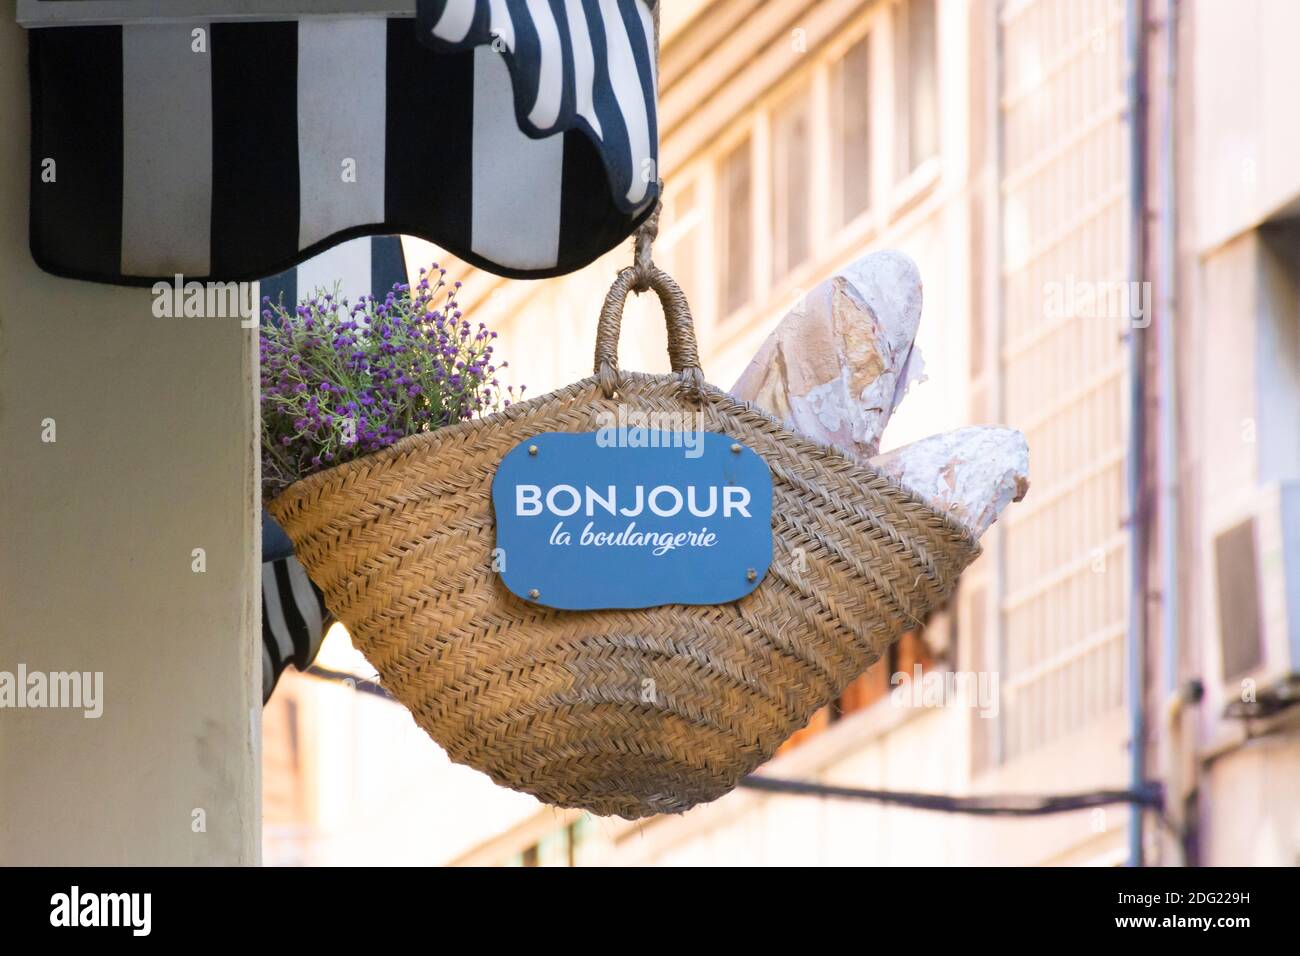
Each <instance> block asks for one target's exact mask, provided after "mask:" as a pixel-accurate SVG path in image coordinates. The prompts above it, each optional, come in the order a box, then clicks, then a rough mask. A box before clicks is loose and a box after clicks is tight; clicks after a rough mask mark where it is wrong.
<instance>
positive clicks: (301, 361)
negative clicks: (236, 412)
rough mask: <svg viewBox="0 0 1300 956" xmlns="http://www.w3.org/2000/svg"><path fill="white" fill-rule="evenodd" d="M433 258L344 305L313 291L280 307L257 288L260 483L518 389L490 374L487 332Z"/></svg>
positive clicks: (492, 335) (295, 474)
mask: <svg viewBox="0 0 1300 956" xmlns="http://www.w3.org/2000/svg"><path fill="white" fill-rule="evenodd" d="M446 274H447V270H446V269H442V268H439V267H438V265H437V263H434V265H433V268H432V269H421V270H420V280H419V282H418V283H417V284H416V285H415V287H414V288H412V287H411V286H409V285H405V284H399V285H395V286H393V288H392V290H391V291H390V292H388V293H387V294H386V295H385V296H384V298H383V299H382V300H381V299H378V298H376V297H375V296H365V297H364V298H362V299H361V300H360V301H358V302H357V303H355V304H354V305H352V306H350V307H349V305H348V301H347V299H340V298H339V296H338V286H337V285H336V286H335V287H334V291H333V292H324V291H323V290H317V292H316V293H315V294H314V295H312V296H311V297H309V298H306V299H303V300H302V301H301V302H299V303H298V305H297V307H296V308H294V309H293V311H288V310H287V309H286V308H285V307H284V304H283V303H272V302H271V301H270V299H269V298H264V299H263V300H262V302H263V307H264V308H263V312H262V318H263V322H262V327H261V361H262V376H261V385H262V489H263V493H264V495H265V496H266V497H268V498H270V497H273V496H275V495H277V494H279V493H280V492H281V491H283V490H284V489H285V488H287V487H289V485H291V484H293V483H294V482H295V481H298V480H299V479H301V478H305V477H306V476H307V475H310V474H312V473H314V472H317V471H322V470H324V469H326V468H331V467H333V466H335V465H338V464H341V463H343V462H345V461H349V460H351V459H354V458H358V457H360V456H362V455H367V454H370V453H371V452H375V451H378V450H379V449H381V448H384V447H386V446H388V445H391V444H393V443H394V442H396V441H398V440H400V439H402V438H405V437H406V436H408V435H414V434H416V433H418V432H422V431H429V430H432V429H435V428H440V427H441V426H443V425H449V424H452V423H454V422H457V421H461V420H464V419H468V418H473V417H474V416H475V415H479V414H484V413H488V412H493V411H496V410H498V409H499V408H501V407H502V406H503V405H509V404H510V403H511V401H512V400H514V399H516V398H517V397H521V396H522V395H523V391H524V389H523V388H522V387H521V388H520V389H519V391H518V395H516V393H515V390H514V388H513V387H506V388H503V387H502V386H501V384H500V382H499V381H498V379H497V374H498V372H499V371H500V370H502V369H504V368H506V367H507V364H508V363H506V362H499V363H498V362H497V361H496V359H495V358H494V346H493V342H494V341H495V339H496V337H497V333H496V332H492V331H489V330H488V329H487V327H486V326H485V325H484V324H483V323H481V322H480V323H479V324H478V325H477V327H475V326H473V325H471V323H470V321H469V320H468V319H466V318H465V317H464V316H463V315H462V314H461V310H460V308H459V306H458V305H457V303H456V292H457V290H458V289H459V288H460V283H459V282H454V283H450V284H449V283H448V282H447V281H446Z"/></svg>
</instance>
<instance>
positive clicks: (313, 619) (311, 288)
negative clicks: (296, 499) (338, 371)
mask: <svg viewBox="0 0 1300 956" xmlns="http://www.w3.org/2000/svg"><path fill="white" fill-rule="evenodd" d="M406 281H407V271H406V257H405V255H404V254H403V252H402V240H401V237H399V236H372V237H370V238H365V239H354V240H352V241H350V242H345V243H342V244H340V245H338V246H335V247H334V248H332V249H330V250H328V251H327V252H325V253H323V254H321V255H319V256H315V257H314V258H312V259H309V260H308V261H307V262H304V263H302V264H301V265H299V266H298V267H297V268H295V269H290V270H288V271H286V272H283V273H281V274H279V275H276V276H272V277H271V278H270V279H264V280H262V283H261V294H262V295H264V296H269V297H270V298H271V301H273V302H283V303H284V304H285V306H286V307H287V308H292V305H293V303H296V302H299V301H301V300H302V299H305V298H308V297H309V296H311V295H312V294H313V293H314V292H315V291H316V290H317V289H321V290H324V291H327V292H332V291H333V290H334V286H335V283H338V287H339V294H340V295H341V296H343V297H345V298H348V299H350V300H352V301H356V299H357V298H358V297H360V296H362V295H365V294H367V293H370V294H373V295H375V296H376V297H380V298H382V297H383V296H384V295H386V294H387V293H388V292H389V290H391V289H392V288H393V286H394V285H396V284H397V283H405V282H406ZM332 623H334V619H333V617H331V615H330V612H329V609H328V608H326V607H325V597H324V595H322V594H321V592H320V589H319V588H318V587H316V585H315V584H314V583H312V580H311V579H310V578H309V577H308V576H307V571H306V569H305V568H304V567H303V566H302V564H301V562H299V561H298V559H297V558H295V557H294V556H293V545H292V544H291V543H290V541H289V538H288V537H287V536H286V535H285V533H284V531H282V530H281V529H280V527H279V526H278V525H276V523H275V522H274V521H273V520H272V518H271V516H270V515H269V514H268V513H267V512H266V511H265V509H263V511H262V698H263V701H264V702H265V701H267V700H270V699H271V692H272V691H274V690H275V685H276V684H277V683H278V682H279V680H280V675H281V674H282V673H284V669H285V668H286V667H288V666H289V664H291V663H292V664H293V666H294V667H296V668H298V670H300V671H301V670H306V669H307V668H308V667H310V666H311V663H312V661H314V660H315V659H316V654H317V652H319V651H320V646H321V642H322V641H323V640H324V639H325V632H326V631H327V630H329V626H330V625H331V624H332Z"/></svg>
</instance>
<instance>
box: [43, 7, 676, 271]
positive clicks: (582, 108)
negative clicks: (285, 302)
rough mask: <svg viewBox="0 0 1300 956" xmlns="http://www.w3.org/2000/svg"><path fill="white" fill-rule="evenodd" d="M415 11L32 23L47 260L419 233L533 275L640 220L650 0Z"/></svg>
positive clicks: (654, 140) (651, 78)
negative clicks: (404, 13) (244, 18)
mask: <svg viewBox="0 0 1300 956" xmlns="http://www.w3.org/2000/svg"><path fill="white" fill-rule="evenodd" d="M397 6H400V5H397ZM411 12H412V14H414V13H415V12H416V11H415V4H412V11H411ZM418 14H419V15H418V17H400V16H379V15H355V16H329V17H325V16H319V17H316V16H302V17H297V18H295V19H292V20H270V21H268V20H250V21H246V22H241V21H232V20H230V19H229V18H222V19H218V18H216V17H214V18H213V19H212V20H210V21H203V20H184V21H172V20H168V21H165V22H149V21H145V22H138V21H132V22H125V23H122V24H117V25H94V26H59V27H42V28H38V29H32V30H30V31H29V42H30V58H31V81H32V176H31V184H32V185H31V248H32V255H33V257H34V258H35V259H36V262H37V263H38V264H39V265H40V266H41V267H42V268H43V269H45V270H47V271H49V272H52V273H55V274H57V275H64V276H71V277H74V278H81V279H90V280H95V281H101V282H110V283H117V284H128V285H149V284H152V283H154V282H156V281H159V280H165V281H168V282H170V281H172V279H173V277H174V276H175V275H176V274H177V273H180V274H182V275H183V276H184V277H185V279H186V281H191V280H194V281H204V280H212V281H235V280H251V279H257V278H262V277H265V276H268V275H271V274H274V273H277V272H281V271H283V270H285V269H288V268H291V267H292V266H294V265H295V264H296V263H298V262H300V261H302V260H303V259H306V258H308V257H310V256H312V255H315V254H317V253H319V252H321V251H322V250H323V249H325V248H327V247H329V246H331V245H333V244H335V243H337V242H340V241H342V240H344V239H348V238H352V237H356V236H361V235H370V234H379V233H385V234H387V233H405V234H408V235H413V236H419V237H421V238H424V239H428V240H429V241H431V242H433V243H435V244H437V245H439V246H441V247H443V248H444V249H446V250H448V251H449V252H450V253H452V254H453V255H455V256H457V257H459V258H462V259H464V260H466V261H468V262H470V263H472V264H474V265H476V266H479V267H481V268H484V269H487V270H489V271H491V272H495V273H498V274H502V275H508V276H519V277H530V278H531V277H544V276H551V275H559V274H563V273H566V272H570V271H572V270H574V269H577V268H579V267H581V266H583V265H585V264H587V263H588V262H590V261H592V260H593V259H595V258H596V257H598V256H599V255H601V254H602V253H604V252H606V251H607V250H609V249H610V248H612V247H613V246H615V245H616V244H617V243H619V242H620V241H621V240H623V239H624V238H625V237H627V236H628V235H629V234H630V233H631V232H632V231H633V230H634V229H635V227H636V226H637V225H638V224H639V223H640V221H641V220H642V219H644V218H645V216H646V215H648V213H649V211H650V209H651V207H652V206H653V203H654V200H655V198H656V196H657V191H658V187H657V175H656V163H657V145H658V130H657V126H656V119H655V90H656V77H655V65H654V61H655V55H654V31H653V25H652V19H651V11H650V8H649V6H648V4H647V3H646V2H645V0H549V2H548V0H419V11H418Z"/></svg>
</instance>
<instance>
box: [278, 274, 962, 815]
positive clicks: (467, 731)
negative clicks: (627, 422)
mask: <svg viewBox="0 0 1300 956" xmlns="http://www.w3.org/2000/svg"><path fill="white" fill-rule="evenodd" d="M635 281H636V270H634V269H631V268H628V269H624V270H623V271H622V272H621V273H620V274H619V276H618V279H617V280H616V281H615V283H614V287H613V288H612V289H611V290H610V294H609V297H608V299H607V301H606V303H605V308H604V309H603V310H602V312H601V317H600V325H599V328H598V332H597V347H596V374H595V375H594V376H592V377H590V378H586V379H583V380H582V381H580V382H577V383H575V384H573V385H570V386H569V387H568V388H563V389H560V390H559V391H556V392H552V393H550V394H549V395H544V396H542V397H539V398H533V399H531V400H529V401H526V402H521V403H518V404H515V405H512V406H510V407H509V408H507V409H505V410H504V411H502V412H499V413H496V414H493V415H490V416H488V417H486V418H482V419H478V420H474V421H467V422H463V423H460V424H457V425H452V426H449V427H446V428H442V429H439V430H437V431H433V432H427V433H422V434H419V435H414V436H411V437H409V438H406V439H403V440H402V441H400V442H398V443H397V444H396V445H393V446H392V447H390V448H388V449H385V450H383V451H380V452H377V453H375V454H372V455H368V456H366V457H364V458H361V459H358V460H356V461H352V462H348V463H346V464H343V465H339V466H337V467H335V468H332V469H330V470H328V471H324V472H320V473H318V474H315V475H311V476H310V477H307V478H305V479H303V480H302V481H299V482H297V483H296V484H294V485H292V486H291V487H290V488H288V489H286V490H285V491H284V492H283V493H282V494H281V495H279V496H278V497H277V498H276V499H275V500H274V501H272V502H271V503H270V506H269V507H270V510H271V512H272V514H273V515H274V516H275V518H276V520H277V521H279V522H280V524H281V525H283V527H284V529H285V530H286V531H287V532H288V534H289V536H290V537H291V538H292V539H293V541H294V544H295V546H296V549H297V554H298V556H299V558H300V559H301V560H302V562H303V564H304V565H305V566H306V568H307V570H308V572H309V573H310V575H311V577H312V579H313V580H314V581H315V582H316V584H317V585H319V586H320V588H321V589H322V591H323V592H324V594H325V601H326V603H327V604H328V605H329V608H330V610H331V611H333V612H334V614H335V615H336V616H337V617H338V618H339V620H341V621H342V622H343V623H344V624H345V625H346V626H347V628H348V630H349V631H350V632H351V635H352V639H353V641H354V642H355V644H356V646H357V647H358V648H359V649H360V650H361V651H362V653H363V654H365V656H366V658H367V659H368V660H369V661H370V663H371V664H373V665H374V667H375V669H376V670H377V671H378V672H379V674H380V677H381V679H382V680H383V683H384V686H385V687H386V688H387V689H388V690H389V691H390V692H391V693H392V694H393V696H394V697H395V698H396V699H397V700H398V701H400V702H401V703H403V704H404V705H405V706H406V707H407V708H409V709H410V711H411V713H412V715H413V716H414V717H415V720H416V722H417V723H419V725H420V726H421V727H423V728H424V729H425V730H426V731H427V732H428V734H429V735H430V736H431V737H432V738H433V739H434V740H436V741H437V742H438V743H439V744H441V745H442V746H443V747H444V748H445V749H446V750H447V752H448V754H449V755H450V756H451V758H452V759H453V760H456V761H459V762H461V763H465V764H468V765H469V766H471V767H475V768H477V769H479V770H482V771H483V772H485V773H486V774H488V776H490V777H491V778H492V779H493V780H495V781H496V782H497V783H500V784H503V785H505V786H507V787H512V788H514V789H517V790H523V791H526V792H528V793H531V794H534V795H535V796H537V797H538V798H539V799H541V800H543V801H545V802H547V803H552V804H557V805H560V806H573V807H582V808H585V809H588V810H591V811H592V812H594V813H597V814H617V815H619V816H623V817H627V818H636V817H642V816H647V815H649V814H653V813H665V812H668V813H671V812H677V811H682V810H686V809H688V808H689V807H692V806H694V805H695V804H697V803H700V802H703V801H707V800H713V799H715V798H717V797H719V796H721V795H722V794H724V793H726V792H727V791H729V790H731V789H732V788H733V787H734V786H736V784H737V783H738V782H739V781H740V779H741V777H743V776H744V775H745V774H747V773H749V772H750V771H752V770H753V769H754V768H755V767H757V766H758V765H759V764H761V763H763V761H765V760H767V759H768V758H769V757H770V756H771V755H772V753H773V752H774V751H775V750H776V748H777V747H778V746H779V745H780V744H781V743H782V742H783V741H784V740H786V739H787V738H788V737H789V736H790V734H791V733H793V732H794V731H796V730H798V729H799V728H801V727H803V726H804V725H805V724H806V723H807V721H808V720H809V718H810V717H811V716H812V715H813V713H814V712H815V711H816V710H817V709H818V708H820V707H822V706H824V705H825V704H826V703H828V702H829V701H831V700H833V699H834V698H835V697H836V696H837V695H838V694H839V692H840V691H841V690H842V689H843V688H844V687H845V685H847V684H848V683H849V682H850V681H851V680H853V679H854V678H855V677H857V676H858V675H859V674H861V673H862V672H863V671H864V670H865V669H866V668H867V667H868V666H869V665H870V664H872V663H873V662H874V661H876V660H877V659H878V658H879V657H880V656H881V654H882V652H883V651H884V650H885V649H886V648H887V647H888V646H889V644H891V643H892V642H893V641H895V640H896V639H897V638H898V637H899V636H900V634H902V633H903V632H904V631H906V630H907V629H909V628H911V627H913V626H915V625H916V624H917V623H918V622H920V621H921V620H922V619H923V618H924V617H925V615H926V614H927V612H929V611H930V610H931V609H932V608H935V607H936V606H938V605H940V604H942V603H943V602H944V601H945V600H946V599H947V598H948V596H949V594H950V593H951V591H952V589H953V586H954V585H955V583H956V581H957V577H958V575H959V574H960V573H961V571H962V570H963V569H964V568H965V567H966V566H967V565H968V564H969V563H970V562H971V561H972V560H973V559H974V558H975V556H976V555H977V554H978V553H979V545H978V544H977V543H976V542H975V541H974V540H973V539H972V538H971V537H970V536H969V535H968V534H966V533H965V532H964V531H963V529H961V528H960V527H959V526H958V525H957V524H955V523H954V522H953V521H952V520H951V519H949V518H948V517H947V516H945V515H944V514H942V513H941V512H938V511H936V510H935V509H933V508H931V507H930V506H929V505H927V504H926V503H925V502H923V501H921V500H919V499H918V498H917V497H916V496H915V495H913V494H912V493H911V492H909V491H907V490H906V489H904V488H902V487H900V486H899V485H897V484H895V483H893V482H892V481H890V480H888V479H886V478H883V477H881V476H879V475H876V474H874V473H873V472H871V471H869V470H868V469H865V468H863V467H861V466H860V465H857V464H854V463H853V462H852V461H850V460H849V459H847V458H845V457H844V456H843V455H841V454H839V453H838V452H836V451H833V450H831V449H828V448H824V447H821V446H819V445H816V444H814V443H813V442H810V441H808V440H806V439H804V438H801V437H799V436H798V435H796V434H794V433H792V432H791V431H790V430H789V429H787V428H786V427H785V426H783V425H782V424H780V423H779V422H777V421H775V420H774V419H773V418H771V417H770V416H769V415H767V414H766V413H765V412H763V411H761V410H760V409H758V408H755V407H754V406H752V405H750V404H748V403H746V402H742V401H738V400H736V399H734V398H732V397H730V396H729V395H727V394H726V393H725V392H722V391H720V390H718V389H716V388H714V387H712V386H711V385H707V384H706V383H705V382H704V378H703V374H702V372H701V371H700V367H699V360H698V358H697V355H696V346H695V337H694V329H693V327H692V324H691V317H690V313H689V310H688V309H687V307H686V303H685V300H684V298H683V297H682V295H681V292H680V290H679V289H678V288H677V286H676V285H675V283H673V281H672V280H671V279H670V278H669V277H668V276H667V275H666V274H664V273H663V272H660V271H659V270H657V269H654V270H653V272H652V275H651V277H650V280H649V282H648V284H649V286H650V287H651V288H653V289H654V290H655V291H656V292H657V293H658V295H659V298H660V300H661V302H662V303H663V306H664V312H665V315H666V317H667V320H668V328H669V336H668V339H669V355H670V359H671V364H672V368H673V373H672V374H668V375H646V374H639V373H628V372H621V371H620V370H619V369H618V365H617V359H616V347H617V340H618V332H619V322H620V317H621V313H622V308H623V303H624V300H625V299H626V296H627V294H628V292H629V290H631V289H632V287H633V285H634V283H635ZM620 404H622V405H624V406H626V408H627V410H628V411H640V412H678V413H680V412H682V411H695V410H702V411H703V413H704V422H705V428H706V429H707V430H708V431H711V432H721V433H723V434H725V435H727V436H730V437H733V438H734V439H735V440H736V441H739V442H743V443H744V444H745V445H747V446H748V447H749V448H751V449H753V450H754V451H755V452H757V453H758V454H759V455H760V456H761V457H762V458H763V460H764V461H765V462H766V463H767V465H768V467H769V468H770V470H771V474H772V485H773V501H772V534H773V548H772V564H771V567H770V569H769V571H768V573H767V576H766V578H765V579H764V580H763V581H762V582H761V584H760V585H759V586H758V588H757V589H756V590H754V591H753V592H752V593H750V594H749V595H748V596H746V597H744V598H742V599H740V600H738V601H735V602H733V603H730V604H724V605H710V606H686V605H668V606H661V607H653V608H647V609H642V610H601V611H564V610H555V609H552V608H547V607H542V606H538V605H536V604H533V603H531V602H529V601H525V600H522V599H520V598H518V597H516V596H515V595H513V594H512V593H511V592H510V591H508V590H507V589H506V587H505V585H504V584H502V582H501V581H500V580H499V578H498V576H497V574H496V573H495V572H494V570H493V565H492V557H493V554H492V552H493V548H494V547H495V533H494V530H495V529H494V522H493V511H492V497H491V492H492V479H493V476H494V474H495V472H496V469H497V466H498V464H499V463H500V461H501V459H502V457H503V456H504V455H505V454H506V453H507V452H508V451H510V450H511V449H512V448H514V447H515V446H516V445H517V444H519V443H520V442H522V441H524V440H526V439H528V438H530V437H532V436H534V435H537V434H538V433H541V432H548V431H561V432H564V431H568V432H586V431H594V430H596V428H597V427H598V426H597V425H596V420H597V417H596V416H597V414H598V413H600V412H602V411H604V412H615V411H616V410H617V408H618V406H619V405H620ZM647 678H649V679H651V680H653V685H652V686H653V687H654V693H653V694H650V695H647V694H645V693H643V688H644V686H645V684H644V683H643V682H644V681H646V679H647Z"/></svg>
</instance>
